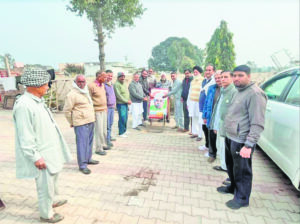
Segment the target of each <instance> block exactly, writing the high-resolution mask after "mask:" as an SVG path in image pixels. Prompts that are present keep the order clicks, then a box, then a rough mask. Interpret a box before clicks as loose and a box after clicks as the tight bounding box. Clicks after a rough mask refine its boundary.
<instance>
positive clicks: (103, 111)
mask: <svg viewBox="0 0 300 224" xmlns="http://www.w3.org/2000/svg"><path fill="white" fill-rule="evenodd" d="M105 80H106V73H105V72H100V71H99V72H97V73H96V80H95V81H94V82H93V83H90V84H89V85H88V89H89V92H90V96H91V98H92V100H93V104H94V110H95V116H96V122H95V141H96V151H95V153H96V154H98V155H105V154H106V152H105V151H103V150H109V149H110V147H108V146H107V102H106V91H105V86H104V82H105Z"/></svg>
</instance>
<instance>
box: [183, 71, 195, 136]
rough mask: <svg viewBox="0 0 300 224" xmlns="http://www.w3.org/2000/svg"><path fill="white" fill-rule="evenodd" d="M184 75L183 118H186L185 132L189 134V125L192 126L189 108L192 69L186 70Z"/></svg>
mask: <svg viewBox="0 0 300 224" xmlns="http://www.w3.org/2000/svg"><path fill="white" fill-rule="evenodd" d="M184 75H185V78H184V79H183V80H182V93H181V99H182V103H183V116H184V129H183V132H187V131H189V125H190V117H189V111H188V108H187V99H188V96H189V90H190V86H191V82H192V80H193V76H192V75H191V70H190V69H186V70H184Z"/></svg>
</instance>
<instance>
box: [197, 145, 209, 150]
mask: <svg viewBox="0 0 300 224" xmlns="http://www.w3.org/2000/svg"><path fill="white" fill-rule="evenodd" d="M198 149H199V150H200V151H204V150H208V148H207V147H206V146H205V145H200V146H199V148H198Z"/></svg>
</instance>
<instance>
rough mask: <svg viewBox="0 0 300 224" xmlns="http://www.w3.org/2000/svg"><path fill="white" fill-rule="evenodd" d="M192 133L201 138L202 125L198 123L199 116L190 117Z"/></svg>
mask: <svg viewBox="0 0 300 224" xmlns="http://www.w3.org/2000/svg"><path fill="white" fill-rule="evenodd" d="M200 119H201V118H200ZM192 134H193V135H198V137H199V138H202V126H201V125H200V124H199V117H192Z"/></svg>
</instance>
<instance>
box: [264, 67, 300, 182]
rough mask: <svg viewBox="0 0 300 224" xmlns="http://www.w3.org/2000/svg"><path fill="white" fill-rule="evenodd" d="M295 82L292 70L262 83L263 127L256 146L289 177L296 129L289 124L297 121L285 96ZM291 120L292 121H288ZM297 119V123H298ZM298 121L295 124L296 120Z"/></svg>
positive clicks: (291, 174)
mask: <svg viewBox="0 0 300 224" xmlns="http://www.w3.org/2000/svg"><path fill="white" fill-rule="evenodd" d="M294 82H295V71H294V70H293V71H289V72H286V73H283V74H281V75H279V76H276V77H275V78H274V79H271V80H270V81H269V82H267V83H266V84H264V85H263V87H262V88H263V90H264V91H265V93H266V95H267V96H268V103H267V107H266V113H265V130H264V131H263V133H262V135H261V141H260V143H259V145H260V146H261V147H262V149H263V150H264V151H265V152H266V153H267V154H268V155H269V156H270V157H271V158H272V160H273V161H274V162H275V163H276V164H277V165H278V166H279V167H280V168H281V169H282V170H283V171H284V172H285V173H286V174H287V175H288V176H289V177H290V178H291V176H293V171H292V170H293V169H292V166H293V164H294V159H293V155H295V154H294V153H295V148H294V147H293V146H292V144H293V142H294V139H295V138H296V137H297V136H295V134H296V132H295V130H293V128H292V127H291V126H293V125H295V124H299V114H298V116H295V115H296V114H295V113H292V112H291V111H292V107H293V106H292V105H289V104H287V103H286V102H285V98H286V96H287V94H288V92H289V90H290V88H291V85H292V84H293V83H294ZM291 120H294V121H293V122H290V121H291ZM297 120H298V122H297ZM296 122H297V123H296Z"/></svg>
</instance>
